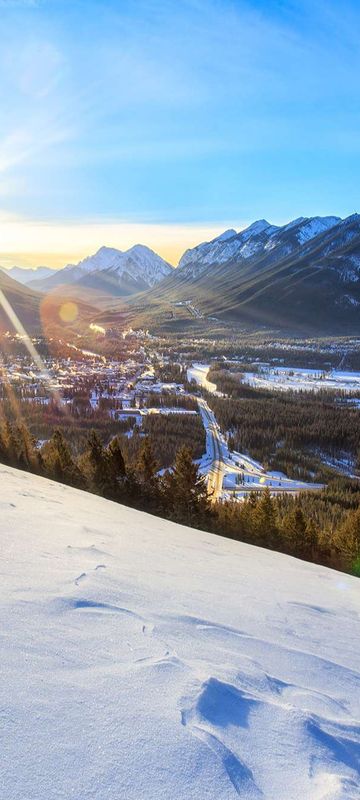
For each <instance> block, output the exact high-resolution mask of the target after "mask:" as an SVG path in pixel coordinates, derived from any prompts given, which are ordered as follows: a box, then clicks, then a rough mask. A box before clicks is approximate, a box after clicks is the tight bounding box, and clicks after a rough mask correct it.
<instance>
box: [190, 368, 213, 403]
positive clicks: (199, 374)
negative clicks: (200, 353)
mask: <svg viewBox="0 0 360 800" xmlns="http://www.w3.org/2000/svg"><path fill="white" fill-rule="evenodd" d="M209 369H210V364H193V365H192V367H189V369H188V370H187V379H188V381H189V382H191V381H195V383H197V384H198V386H202V387H203V389H206V391H207V392H211V393H212V394H216V395H218V396H219V397H220V396H221V392H218V391H217V389H216V384H215V383H212V382H211V381H208V379H207V374H208V372H209Z"/></svg>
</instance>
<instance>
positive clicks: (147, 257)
mask: <svg viewBox="0 0 360 800" xmlns="http://www.w3.org/2000/svg"><path fill="white" fill-rule="evenodd" d="M172 270H173V267H172V266H171V264H169V263H168V262H167V261H165V260H164V259H163V258H161V257H160V256H159V255H157V253H154V251H153V250H151V249H150V248H149V247H146V246H145V245H142V244H136V245H133V247H130V248H129V249H128V250H126V251H122V250H118V249H117V248H115V247H106V246H105V245H104V246H102V247H100V248H99V250H97V251H96V253H94V254H93V255H91V256H87V257H86V258H84V259H82V261H79V263H78V264H68V265H67V266H66V267H64V269H63V270H61V271H59V273H58V275H57V283H58V284H59V283H60V281H62V280H63V282H64V283H74V282H77V281H81V280H86V279H87V277H88V276H89V275H95V273H103V272H107V273H109V272H111V275H112V276H113V278H114V276H116V278H117V277H119V278H120V277H122V276H123V275H124V274H126V276H127V277H128V278H129V279H130V280H131V281H132V283H134V285H136V284H137V283H138V284H139V288H146V287H151V286H154V284H155V283H157V282H158V281H160V280H161V279H162V278H164V277H165V276H166V275H169V274H170V273H171V271H172Z"/></svg>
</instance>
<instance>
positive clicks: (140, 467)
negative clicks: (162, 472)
mask: <svg viewBox="0 0 360 800" xmlns="http://www.w3.org/2000/svg"><path fill="white" fill-rule="evenodd" d="M158 469H159V465H158V462H157V461H156V458H155V456H154V452H153V449H152V446H151V442H150V437H149V436H146V437H145V438H144V439H143V441H142V444H141V448H140V453H139V457H138V461H137V464H136V471H137V473H138V475H139V478H140V480H141V481H142V483H145V484H151V483H153V481H154V478H155V476H156V473H157V471H158Z"/></svg>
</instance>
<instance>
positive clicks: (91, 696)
mask: <svg viewBox="0 0 360 800" xmlns="http://www.w3.org/2000/svg"><path fill="white" fill-rule="evenodd" d="M0 474H1V486H2V495H1V571H2V575H1V581H0V614H1V623H0V625H1V627H0V630H1V644H2V647H1V667H2V680H1V688H0V691H1V694H2V697H1V704H0V708H1V732H2V745H1V750H2V759H1V778H0V785H1V797H3V798H7V799H9V800H49V798H51V800H70V798H76V800H80V798H81V800H90V799H91V800H95V799H96V800H104V799H105V798H107V799H108V800H142V799H144V800H175V799H176V800H232V799H234V800H235V798H237V797H241V798H242V800H255V799H256V800H258V799H259V798H266V800H345V798H346V800H353V799H354V800H355V798H358V797H359V788H360V778H359V772H358V768H359V767H358V765H359V740H360V696H359V694H360V693H359V670H360V656H359V638H360V637H359V587H360V583H359V582H358V580H357V579H355V578H352V577H349V576H346V575H342V574H340V573H336V572H333V571H331V570H328V569H324V568H322V567H318V566H314V565H310V564H305V563H302V562H300V561H296V560H295V559H292V558H289V557H286V556H282V555H279V554H275V553H270V552H266V551H264V550H260V549H256V548H253V547H250V546H247V545H242V544H239V543H236V542H232V541H229V540H226V539H221V538H217V537H215V536H212V535H210V534H207V533H202V532H198V531H194V530H190V529H187V528H185V527H182V526H178V525H173V524H171V523H169V522H166V521H164V520H160V519H157V518H155V517H151V516H147V515H144V514H141V513H139V512H136V511H132V510H129V509H126V508H123V507H121V506H117V505H115V504H112V503H110V502H107V501H105V500H102V499H100V498H97V497H93V496H90V495H88V494H85V493H81V492H77V491H75V490H73V489H70V488H67V487H64V486H62V485H57V484H54V483H52V482H49V481H46V480H44V479H42V478H38V477H34V476H31V475H27V474H25V473H22V472H19V471H16V470H12V469H10V468H8V467H4V466H1V467H0Z"/></svg>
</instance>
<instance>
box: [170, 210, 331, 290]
mask: <svg viewBox="0 0 360 800" xmlns="http://www.w3.org/2000/svg"><path fill="white" fill-rule="evenodd" d="M339 221H340V218H339V217H309V218H307V217H298V218H297V219H296V220H292V222H289V223H288V224H287V225H283V226H282V227H279V226H277V225H271V224H270V223H269V222H267V220H266V219H260V220H257V221H256V222H253V223H252V225H249V226H248V228H245V229H244V230H242V231H240V233H236V231H234V230H233V229H230V230H229V231H225V232H224V233H223V234H221V235H220V236H217V237H216V238H215V239H213V240H212V241H211V242H203V243H202V244H200V245H198V246H197V247H194V248H192V249H190V250H186V252H185V253H184V255H183V256H182V258H181V259H180V261H179V268H180V269H183V270H184V271H185V273H186V274H187V275H188V276H193V277H195V276H196V275H198V274H199V273H201V272H203V271H204V270H205V269H206V267H208V266H209V265H211V264H225V263H226V262H228V261H231V260H234V259H237V260H239V261H241V260H243V259H245V260H246V259H250V258H254V257H255V256H258V255H259V256H261V255H262V254H263V253H266V252H269V251H271V250H275V248H276V254H277V257H281V258H283V257H284V256H285V255H287V254H289V253H291V252H292V251H293V250H294V249H296V248H297V247H299V246H301V245H303V244H305V243H306V242H308V241H310V240H311V239H313V238H314V237H315V236H318V234H319V233H323V232H325V231H327V230H329V229H330V228H331V227H333V226H335V225H337V224H338V222H339ZM279 247H280V250H279Z"/></svg>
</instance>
